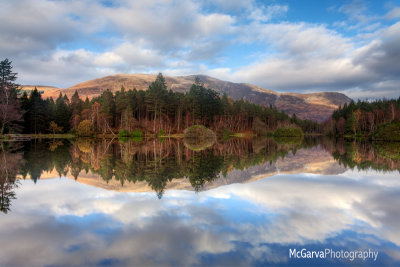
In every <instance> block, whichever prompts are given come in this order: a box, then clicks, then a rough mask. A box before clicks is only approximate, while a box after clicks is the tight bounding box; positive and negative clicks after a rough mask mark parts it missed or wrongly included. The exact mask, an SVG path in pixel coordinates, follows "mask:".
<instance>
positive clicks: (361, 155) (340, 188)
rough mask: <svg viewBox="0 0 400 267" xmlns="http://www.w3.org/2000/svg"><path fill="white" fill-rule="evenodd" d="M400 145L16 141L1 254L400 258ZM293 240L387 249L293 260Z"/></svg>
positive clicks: (382, 262)
mask: <svg viewBox="0 0 400 267" xmlns="http://www.w3.org/2000/svg"><path fill="white" fill-rule="evenodd" d="M398 146H399V144H398V143H392V144H385V143H381V144H373V145H371V144H366V143H357V142H345V141H343V140H334V141H333V140H327V139H306V140H303V141H302V142H298V141H296V140H295V141H293V142H290V140H289V141H288V140H284V142H282V140H280V141H278V142H277V141H275V140H273V139H253V140H248V139H231V140H227V141H222V140H219V141H217V143H215V144H214V145H213V146H211V147H208V148H206V149H196V150H192V149H190V148H189V146H187V145H186V144H185V143H184V142H181V141H176V140H168V139H167V140H161V141H155V140H154V141H149V142H144V141H141V142H135V141H127V142H119V141H116V140H102V141H97V142H94V141H93V140H84V139H79V140H74V141H68V140H57V141H44V140H34V141H31V142H23V143H13V142H9V143H3V144H1V148H2V149H1V153H0V172H1V173H0V175H1V177H0V189H1V192H0V193H1V198H0V208H1V211H2V212H1V213H0V244H1V250H0V265H1V266H9V265H15V266H26V265H29V266H32V265H35V266H42V265H46V266H48V265H52V266H59V265H85V266H87V265H117V266H120V265H128V266H152V265H156V266H160V265H162V266H165V265H172V266H264V265H273V266H279V265H288V264H292V265H316V266H321V265H333V266H336V265H368V266H399V265H400V223H399V222H400V209H399V207H400V173H399V170H400V159H399V151H400V150H399V147H398ZM294 249H296V250H297V251H301V250H302V249H305V250H304V251H325V249H328V250H330V249H331V250H332V251H336V252H340V251H341V250H343V251H367V252H368V251H374V252H375V251H376V252H378V255H377V257H376V260H374V258H367V259H365V260H363V259H359V258H358V259H353V260H351V259H350V258H332V257H331V256H329V255H327V256H328V257H327V258H324V259H321V258H315V257H314V258H311V259H310V258H301V257H300V258H299V257H298V258H294V256H293V255H290V250H292V251H293V250H294ZM299 255H300V256H301V254H299Z"/></svg>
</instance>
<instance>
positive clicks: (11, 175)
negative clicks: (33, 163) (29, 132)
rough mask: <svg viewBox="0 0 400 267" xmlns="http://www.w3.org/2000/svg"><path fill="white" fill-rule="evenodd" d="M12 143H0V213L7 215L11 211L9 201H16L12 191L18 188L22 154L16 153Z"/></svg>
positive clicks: (16, 149)
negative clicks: (17, 179) (17, 177)
mask: <svg viewBox="0 0 400 267" xmlns="http://www.w3.org/2000/svg"><path fill="white" fill-rule="evenodd" d="M16 151H18V148H17V147H16V146H15V144H14V143H10V144H5V143H0V211H1V212H3V213H8V212H9V211H10V210H11V201H12V200H14V199H16V194H15V191H14V189H15V188H17V187H18V183H17V181H16V176H17V174H18V171H19V168H20V164H21V160H22V153H20V152H16Z"/></svg>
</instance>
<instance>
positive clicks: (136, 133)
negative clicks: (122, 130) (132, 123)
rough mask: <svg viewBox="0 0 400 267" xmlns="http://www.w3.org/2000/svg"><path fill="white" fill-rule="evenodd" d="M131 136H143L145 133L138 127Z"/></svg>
mask: <svg viewBox="0 0 400 267" xmlns="http://www.w3.org/2000/svg"><path fill="white" fill-rule="evenodd" d="M131 136H132V137H140V138H142V137H143V133H142V131H141V130H139V129H136V130H134V131H133V132H131Z"/></svg>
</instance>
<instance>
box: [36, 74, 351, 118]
mask: <svg viewBox="0 0 400 267" xmlns="http://www.w3.org/2000/svg"><path fill="white" fill-rule="evenodd" d="M196 76H198V77H200V80H201V81H202V82H204V84H205V86H206V87H209V88H211V89H214V90H216V91H218V92H219V93H221V94H223V93H226V94H227V95H228V96H230V97H232V98H233V99H235V100H237V99H245V100H247V101H249V102H251V103H255V104H260V105H266V106H269V105H274V106H276V107H277V108H278V109H280V110H283V111H285V112H286V113H288V114H290V115H291V114H293V113H295V114H296V115H297V116H298V117H299V118H301V119H311V120H315V121H318V122H322V121H325V120H326V119H328V118H329V117H330V115H331V114H332V112H333V111H334V110H335V109H336V108H338V107H339V106H340V105H343V104H344V103H348V102H350V101H351V99H350V98H348V97H347V96H346V95H344V94H341V93H334V92H322V93H311V94H298V93H277V92H274V91H272V90H268V89H264V88H261V87H258V86H255V85H252V84H247V83H233V82H228V81H222V80H218V79H216V78H212V77H209V76H205V75H190V76H176V77H173V76H164V77H165V80H166V82H167V86H168V88H170V89H172V90H173V91H178V92H187V91H189V89H190V86H191V85H192V84H193V82H194V80H195V77H196ZM155 78H156V75H152V74H117V75H111V76H106V77H102V78H98V79H94V80H90V81H86V82H83V83H79V84H77V85H74V86H72V87H69V88H67V89H64V90H63V89H59V90H48V91H44V93H43V96H44V97H50V96H51V97H53V98H55V97H58V95H59V93H60V92H63V93H66V94H67V95H68V97H71V96H72V94H73V93H74V92H75V90H77V91H78V93H79V95H80V96H81V97H82V98H85V97H86V96H87V97H89V98H93V97H94V96H97V95H100V94H101V93H102V92H103V91H105V90H107V89H111V90H112V91H114V92H115V91H117V90H120V89H121V86H124V87H125V89H133V88H136V89H137V90H146V89H147V88H148V86H149V85H150V83H151V82H153V81H154V80H155Z"/></svg>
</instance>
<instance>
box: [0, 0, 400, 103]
mask: <svg viewBox="0 0 400 267" xmlns="http://www.w3.org/2000/svg"><path fill="white" fill-rule="evenodd" d="M289 9H290V7H289V6H287V5H277V4H265V5H261V4H260V3H256V2H254V1H252V0H248V1H224V0H219V1H216V2H210V1H205V2H201V3H200V2H197V1H192V0H184V1H176V0H171V1H161V0H152V1H134V0H132V1H128V0H126V1H122V0H121V1H115V2H113V3H112V5H107V4H104V3H103V2H101V1H97V0H86V1H48V0H38V1H35V2H32V1H27V0H15V1H12V2H10V1H3V2H1V3H0V58H6V57H8V58H10V59H11V60H12V61H13V62H14V66H15V70H16V71H17V72H18V73H19V78H20V80H19V82H20V83H23V84H37V83H40V84H47V85H55V86H60V87H69V86H72V85H74V84H75V83H78V82H82V81H85V80H89V79H92V78H97V77H100V76H103V75H111V74H114V73H121V72H145V73H149V72H158V71H162V72H165V73H169V74H176V75H185V74H208V75H215V76H216V77H217V78H222V79H227V80H231V81H237V82H247V83H255V84H256V85H259V86H263V87H267V88H269V89H273V90H280V91H312V90H318V91H321V90H340V91H344V92H345V91H347V92H350V94H351V95H352V96H355V97H356V98H357V97H360V96H361V97H362V96H364V95H371V96H372V95H375V96H376V97H382V96H386V95H383V92H385V94H386V93H387V92H389V94H390V95H393V96H398V95H399V93H396V91H395V89H393V88H394V87H395V86H393V84H395V83H396V82H398V80H399V79H398V77H399V75H398V74H399V69H398V64H396V63H397V62H398V61H399V58H398V51H397V50H396V47H398V45H397V44H398V41H399V40H398V38H399V35H400V33H399V30H398V28H399V26H398V23H394V24H393V25H391V26H389V27H387V26H385V24H384V23H388V20H390V19H392V20H394V19H396V17H397V13H398V7H392V9H391V10H390V11H389V12H388V13H387V14H386V15H382V16H375V15H371V12H370V10H368V8H367V6H366V5H365V4H364V3H363V2H361V1H353V2H351V3H349V4H346V5H344V6H341V7H338V8H333V9H332V12H333V11H335V10H336V11H339V12H343V13H344V14H346V16H348V18H349V19H348V20H346V21H342V22H336V23H334V25H332V26H333V27H335V25H336V26H338V25H339V24H341V25H342V26H343V27H345V28H347V29H350V28H351V29H352V30H355V31H357V34H356V35H354V36H346V37H345V36H344V35H342V34H341V33H340V32H338V31H335V30H333V29H332V27H331V26H330V25H321V24H315V23H305V22H296V23H295V22H290V21H286V22H280V21H279V18H285V15H286V14H287V12H288V10H289ZM11 14H12V16H11ZM385 19H387V20H385ZM246 46H249V47H250V48H245V49H247V50H246V52H243V51H239V55H238V59H237V60H232V58H235V57H236V56H237V55H236V51H238V50H240V49H242V47H246ZM251 47H255V48H254V49H252V48H251ZM243 53H247V55H240V54H243ZM243 58H246V59H245V60H244V59H243ZM231 61H235V63H234V65H230V63H229V62H231ZM388 84H390V86H387V85H388ZM377 88H378V89H379V90H381V91H382V94H379V93H375V92H374V93H373V92H372V90H375V89H377ZM397 91H398V90H397ZM357 92H367V93H365V94H358V93H357Z"/></svg>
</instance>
